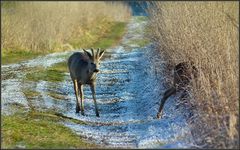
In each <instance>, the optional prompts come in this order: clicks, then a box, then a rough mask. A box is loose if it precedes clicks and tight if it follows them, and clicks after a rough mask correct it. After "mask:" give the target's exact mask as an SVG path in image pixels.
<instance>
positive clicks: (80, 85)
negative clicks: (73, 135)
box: [78, 84, 84, 115]
mask: <svg viewBox="0 0 240 150" xmlns="http://www.w3.org/2000/svg"><path fill="white" fill-rule="evenodd" d="M78 85H79V88H80V96H81V114H82V115H84V95H83V85H82V84H78Z"/></svg>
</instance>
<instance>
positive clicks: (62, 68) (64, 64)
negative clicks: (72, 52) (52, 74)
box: [49, 61, 68, 72]
mask: <svg viewBox="0 0 240 150" xmlns="http://www.w3.org/2000/svg"><path fill="white" fill-rule="evenodd" d="M49 69H52V70H57V71H61V72H68V66H67V61H64V62H60V63H56V64H54V65H52V66H51V67H50V68H49Z"/></svg>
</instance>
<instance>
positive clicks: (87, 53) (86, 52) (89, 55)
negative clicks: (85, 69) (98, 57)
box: [83, 49, 92, 58]
mask: <svg viewBox="0 0 240 150" xmlns="http://www.w3.org/2000/svg"><path fill="white" fill-rule="evenodd" d="M83 51H84V53H85V54H86V55H88V57H89V58H91V57H92V55H91V54H90V53H89V52H88V51H86V50H85V49H83Z"/></svg>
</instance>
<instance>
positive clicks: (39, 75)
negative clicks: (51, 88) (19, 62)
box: [26, 69, 64, 82]
mask: <svg viewBox="0 0 240 150" xmlns="http://www.w3.org/2000/svg"><path fill="white" fill-rule="evenodd" d="M26 78H27V80H30V81H35V82H37V81H40V80H43V81H50V82H60V81H63V79H64V73H63V72H62V71H58V70H52V69H47V70H38V71H36V72H31V73H28V74H27V75H26Z"/></svg>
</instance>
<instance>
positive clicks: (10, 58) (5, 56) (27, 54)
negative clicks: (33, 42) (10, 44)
mask: <svg viewBox="0 0 240 150" xmlns="http://www.w3.org/2000/svg"><path fill="white" fill-rule="evenodd" d="M44 54H45V53H43V52H34V51H23V50H17V51H8V52H7V51H6V50H2V64H3V65H5V64H12V63H18V62H20V61H24V60H29V59H33V58H34V57H37V56H40V55H44Z"/></svg>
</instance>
